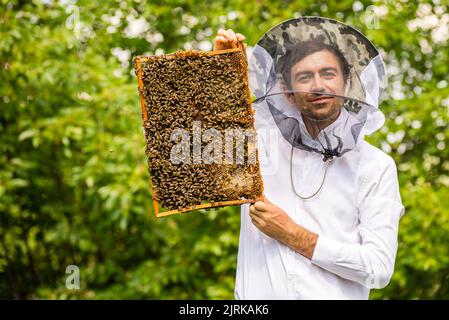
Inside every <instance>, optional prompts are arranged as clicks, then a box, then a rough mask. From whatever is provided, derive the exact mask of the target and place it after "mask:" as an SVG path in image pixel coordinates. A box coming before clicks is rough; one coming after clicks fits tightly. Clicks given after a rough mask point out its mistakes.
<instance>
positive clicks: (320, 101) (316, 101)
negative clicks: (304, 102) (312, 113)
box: [309, 96, 333, 104]
mask: <svg viewBox="0 0 449 320" xmlns="http://www.w3.org/2000/svg"><path fill="white" fill-rule="evenodd" d="M332 99H333V97H329V96H320V97H317V98H315V99H313V100H310V101H309V102H310V103H311V104H323V103H328V102H329V101H331V100H332Z"/></svg>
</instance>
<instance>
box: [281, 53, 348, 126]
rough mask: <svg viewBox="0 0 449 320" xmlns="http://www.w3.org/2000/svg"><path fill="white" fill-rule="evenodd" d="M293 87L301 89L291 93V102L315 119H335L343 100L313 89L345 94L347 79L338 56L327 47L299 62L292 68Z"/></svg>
mask: <svg viewBox="0 0 449 320" xmlns="http://www.w3.org/2000/svg"><path fill="white" fill-rule="evenodd" d="M290 76H291V78H290V79H291V89H292V90H295V91H299V92H295V93H293V94H289V95H288V99H289V101H290V102H291V103H293V104H295V105H296V106H298V107H299V109H300V111H301V112H302V113H303V114H305V115H306V116H308V117H309V118H312V119H315V120H325V119H329V120H335V119H336V118H337V117H338V115H339V111H340V109H341V107H342V106H343V102H344V99H343V98H337V97H331V96H322V95H317V94H313V93H310V92H320V93H332V94H336V95H340V96H343V95H344V86H345V81H344V78H343V72H342V70H341V66H340V63H339V60H338V58H337V57H336V56H335V55H334V54H333V53H332V52H330V51H328V50H322V51H318V52H315V53H312V54H310V55H308V56H306V57H305V58H303V59H302V60H300V61H298V62H297V63H296V64H295V65H293V67H292V68H291V70H290Z"/></svg>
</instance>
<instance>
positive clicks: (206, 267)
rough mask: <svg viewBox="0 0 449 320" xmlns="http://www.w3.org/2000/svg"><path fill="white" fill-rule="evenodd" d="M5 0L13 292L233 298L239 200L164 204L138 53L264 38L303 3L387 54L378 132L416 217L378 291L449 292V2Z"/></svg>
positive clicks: (4, 149) (0, 237) (2, 75)
mask: <svg viewBox="0 0 449 320" xmlns="http://www.w3.org/2000/svg"><path fill="white" fill-rule="evenodd" d="M0 4H1V5H0V298H27V299H34V298H55V299H67V298H79V299H106V298H110V299H121V298H133V299H143V298H145V299H169V298H173V299H185V298H191V299H200V298H203V299H220V298H230V299H233V289H234V277H235V268H236V256H237V247H238V235H239V227H240V225H239V223H240V216H239V207H228V208H225V209H219V210H212V211H209V212H206V213H204V212H192V213H189V214H186V215H179V216H172V217H168V218H163V219H159V220H156V219H155V218H154V216H153V215H152V213H151V210H152V208H151V194H150V190H149V174H148V171H147V164H146V156H145V153H144V147H145V146H144V137H143V131H142V126H141V124H142V122H141V113H140V101H139V96H138V91H137V80H136V78H135V75H134V70H133V66H132V57H133V56H135V55H138V54H155V53H156V54H160V53H169V52H174V51H176V50H186V49H201V50H211V49H212V41H213V37H214V34H215V33H216V32H217V30H218V29H219V28H220V27H225V28H232V29H234V30H236V31H237V32H240V33H242V34H244V35H245V36H246V38H247V43H248V45H249V49H251V46H253V45H254V44H255V43H256V42H257V40H258V39H259V38H260V37H261V36H262V35H263V33H264V32H265V31H267V30H268V29H269V28H270V27H272V26H273V25H275V24H277V23H279V22H281V21H283V20H286V19H289V18H292V17H298V16H301V15H321V16H325V17H330V18H334V19H337V20H340V21H343V22H346V23H348V24H351V25H353V26H354V27H356V28H357V29H359V30H361V31H362V32H364V33H365V34H366V35H367V36H368V38H370V39H371V40H372V41H373V42H374V43H375V44H376V46H378V47H380V48H382V55H383V57H384V60H385V62H386V64H387V66H388V73H389V78H388V80H389V86H388V92H387V94H386V97H385V98H386V99H385V100H384V101H383V103H382V105H381V108H382V109H383V111H384V112H385V114H386V116H387V121H386V126H385V127H384V128H383V129H382V130H381V131H380V132H378V133H376V134H375V135H374V136H372V137H370V138H369V141H370V142H371V143H373V144H374V145H376V146H378V147H380V148H382V149H383V150H384V151H385V152H387V153H389V154H390V155H391V156H393V157H394V158H395V160H396V163H397V165H398V171H399V178H400V184H401V194H402V198H403V202H404V205H405V207H406V214H405V216H404V217H403V219H402V220H401V224H400V234H399V249H398V255H397V260H396V268H395V273H394V275H393V278H392V280H391V282H390V284H389V286H388V287H386V288H385V289H382V290H373V291H372V292H371V299H393V298H394V299H398V298H406V299H436V298H449V205H448V204H449V200H448V199H449V188H448V185H449V156H448V155H449V152H448V148H447V143H448V136H449V134H448V130H447V129H448V119H449V86H448V71H449V70H448V69H449V49H448V48H449V47H448V38H449V30H448V29H449V27H448V25H449V13H448V9H447V8H448V1H437V0H435V1H433V2H432V1H431V2H413V1H375V2H369V1H355V2H354V1H317V0H302V1H296V0H295V1H285V0H284V1H277V2H275V1H262V0H260V1H249V0H247V1H244V0H239V1H237V0H234V1H233V0H229V1H224V0H221V1H198V0H195V1H193V0H184V1H138V0H127V1H90V0H89V1H51V0H46V1H43V0H41V1H5V0H0ZM68 265H77V266H79V270H80V289H79V290H68V289H67V288H66V277H67V276H68V274H66V273H65V271H66V266H68Z"/></svg>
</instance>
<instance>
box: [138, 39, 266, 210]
mask: <svg viewBox="0 0 449 320" xmlns="http://www.w3.org/2000/svg"><path fill="white" fill-rule="evenodd" d="M239 51H240V52H241V54H242V55H243V56H244V59H245V61H246V52H245V49H244V48H243V45H242V44H240V45H239V47H238V48H233V49H227V50H220V51H212V52H207V53H206V54H207V56H213V55H220V54H227V53H235V52H239ZM165 56H166V57H170V56H172V55H165ZM173 57H174V58H175V57H176V56H175V55H173ZM148 59H150V58H149V57H147V56H137V57H135V59H134V65H135V69H136V74H137V79H138V86H139V93H140V103H141V108H142V120H143V127H144V130H145V128H149V115H148V112H147V106H146V105H145V98H144V94H143V90H144V81H143V71H142V64H143V63H145V62H146V61H148ZM245 86H246V88H247V90H246V91H247V97H246V100H247V104H248V105H251V94H250V90H249V86H248V79H246V83H245ZM252 129H254V125H253V127H252ZM256 152H257V151H256ZM257 172H258V173H259V172H260V169H259V163H258V161H257ZM259 175H260V174H259ZM150 182H151V184H150V188H151V193H152V200H153V210H154V215H155V216H156V217H157V218H159V217H165V216H169V215H173V214H178V213H184V212H188V211H192V210H199V209H209V208H214V207H223V206H231V205H240V204H244V203H251V202H254V201H255V200H256V199H257V197H256V199H239V200H231V201H217V202H210V203H202V204H198V205H192V206H187V207H184V208H180V209H176V210H169V211H165V212H160V210H159V200H158V198H157V197H156V196H155V195H156V192H155V188H154V180H153V176H152V175H150ZM261 188H262V189H263V184H262V182H261ZM261 191H262V190H261Z"/></svg>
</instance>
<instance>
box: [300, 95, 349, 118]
mask: <svg viewBox="0 0 449 320" xmlns="http://www.w3.org/2000/svg"><path fill="white" fill-rule="evenodd" d="M294 96H295V105H296V107H297V108H298V109H299V111H300V112H301V114H302V115H303V116H305V117H307V118H309V119H310V120H313V121H319V122H329V121H330V123H332V122H333V121H335V120H336V119H337V117H338V115H339V114H340V110H341V108H342V107H343V104H344V98H341V97H334V96H326V94H325V93H323V94H322V95H315V94H312V95H311V94H303V93H300V94H298V93H295V94H294Z"/></svg>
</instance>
